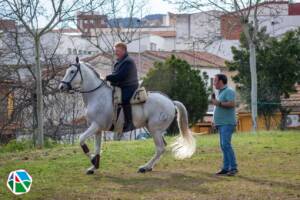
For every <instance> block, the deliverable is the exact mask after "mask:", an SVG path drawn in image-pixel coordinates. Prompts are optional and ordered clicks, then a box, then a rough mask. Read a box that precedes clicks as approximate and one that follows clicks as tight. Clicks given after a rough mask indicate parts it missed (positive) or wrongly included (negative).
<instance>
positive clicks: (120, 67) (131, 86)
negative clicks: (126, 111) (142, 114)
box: [106, 53, 139, 103]
mask: <svg viewBox="0 0 300 200" xmlns="http://www.w3.org/2000/svg"><path fill="white" fill-rule="evenodd" d="M106 80H108V81H110V82H111V84H112V85H113V86H117V87H120V88H121V89H122V101H123V103H129V101H130V98H131V97H132V95H133V93H134V91H135V90H136V89H137V88H138V84H139V83H138V76H137V69H136V66H135V63H134V61H133V59H132V58H130V57H129V56H128V54H127V53H126V54H125V56H124V58H123V59H122V60H118V61H117V62H116V63H115V65H114V70H113V73H112V74H111V75H108V76H107V77H106Z"/></svg>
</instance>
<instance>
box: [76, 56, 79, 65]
mask: <svg viewBox="0 0 300 200" xmlns="http://www.w3.org/2000/svg"><path fill="white" fill-rule="evenodd" d="M78 63H79V58H78V56H76V64H78Z"/></svg>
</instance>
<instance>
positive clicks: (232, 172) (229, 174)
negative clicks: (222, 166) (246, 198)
mask: <svg viewBox="0 0 300 200" xmlns="http://www.w3.org/2000/svg"><path fill="white" fill-rule="evenodd" d="M238 172H239V170H237V169H232V170H230V171H229V172H228V173H227V176H235V175H236V174H237V173H238Z"/></svg>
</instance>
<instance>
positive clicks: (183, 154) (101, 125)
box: [59, 59, 196, 174]
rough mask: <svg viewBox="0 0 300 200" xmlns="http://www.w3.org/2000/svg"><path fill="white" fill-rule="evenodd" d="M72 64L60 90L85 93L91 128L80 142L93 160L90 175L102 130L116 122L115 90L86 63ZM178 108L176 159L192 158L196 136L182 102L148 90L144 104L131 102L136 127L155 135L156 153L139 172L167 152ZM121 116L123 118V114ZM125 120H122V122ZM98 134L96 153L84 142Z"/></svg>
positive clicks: (96, 136)
mask: <svg viewBox="0 0 300 200" xmlns="http://www.w3.org/2000/svg"><path fill="white" fill-rule="evenodd" d="M76 62H77V63H76V64H72V65H70V66H69V68H68V69H67V70H66V72H65V76H64V78H63V79H62V81H61V83H60V84H59V89H60V90H61V91H66V92H67V91H71V90H73V91H78V92H81V93H82V97H83V101H84V104H85V107H86V119H87V122H88V125H89V128H88V129H87V130H86V131H85V132H84V133H82V134H81V135H80V138H79V140H80V145H81V147H82V149H83V151H84V153H85V154H86V155H87V156H88V157H89V159H91V162H92V166H91V167H90V168H88V169H87V174H93V173H94V171H95V170H96V169H98V168H99V161H100V148H101V133H102V132H103V131H109V130H110V128H111V126H112V123H113V110H114V109H113V100H112V95H113V94H112V93H113V89H112V87H111V86H109V85H108V84H107V83H106V81H104V80H102V79H101V78H100V77H99V75H98V74H97V73H96V72H95V70H93V68H92V67H91V66H89V64H87V63H79V61H78V59H77V60H76ZM176 111H177V121H178V126H179V129H180V134H181V135H180V137H178V138H177V140H176V141H175V142H174V143H173V144H172V152H173V154H174V156H175V158H177V159H184V158H189V157H191V156H192V155H193V154H194V152H195V150H196V143H195V139H194V137H193V136H192V133H191V132H190V130H189V128H188V115H187V110H186V108H185V107H184V105H183V104H182V103H180V102H179V101H172V100H171V99H169V98H168V97H167V96H165V95H163V94H161V93H158V92H151V93H149V96H148V99H147V101H146V102H145V103H143V104H136V105H132V118H133V123H134V126H135V127H136V128H141V127H146V128H147V129H148V130H149V132H150V133H151V135H152V136H153V139H154V143H155V146H156V153H155V155H154V156H153V158H152V159H150V160H149V161H148V162H147V163H146V164H145V165H143V166H141V167H139V170H138V172H142V173H144V172H147V171H151V170H152V168H153V167H154V165H155V164H156V163H157V161H158V160H159V158H160V157H161V155H162V154H163V153H164V152H165V146H166V143H165V141H164V138H163V135H164V133H165V132H166V129H167V128H168V127H169V126H170V124H171V123H172V121H173V119H174V117H175V116H176ZM120 118H121V119H122V120H124V116H123V113H121V114H120ZM122 123H123V122H122ZM92 135H95V154H94V155H92V154H90V152H89V149H88V147H87V145H86V144H85V141H86V139H87V138H89V137H90V136H92Z"/></svg>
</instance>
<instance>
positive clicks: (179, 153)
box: [171, 101, 196, 159]
mask: <svg viewBox="0 0 300 200" xmlns="http://www.w3.org/2000/svg"><path fill="white" fill-rule="evenodd" d="M174 104H175V107H176V110H177V123H178V127H179V130H180V136H179V137H178V138H177V139H176V141H175V142H174V143H173V144H172V145H171V147H172V152H173V155H174V157H175V158H176V159H185V158H190V157H191V156H192V155H193V154H194V153H195V151H196V141H195V138H194V137H193V135H192V132H191V131H190V130H189V126H188V125H189V123H188V113H187V110H186V108H185V106H184V105H183V104H182V103H181V102H179V101H174Z"/></svg>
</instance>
